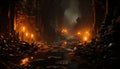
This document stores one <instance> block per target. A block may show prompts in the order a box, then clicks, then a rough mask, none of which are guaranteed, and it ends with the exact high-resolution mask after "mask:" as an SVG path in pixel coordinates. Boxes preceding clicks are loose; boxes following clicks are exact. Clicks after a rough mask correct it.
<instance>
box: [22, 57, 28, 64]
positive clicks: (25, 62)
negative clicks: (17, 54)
mask: <svg viewBox="0 0 120 69" xmlns="http://www.w3.org/2000/svg"><path fill="white" fill-rule="evenodd" d="M28 61H29V58H28V57H26V58H24V59H22V60H21V65H25V64H27V63H28Z"/></svg>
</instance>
